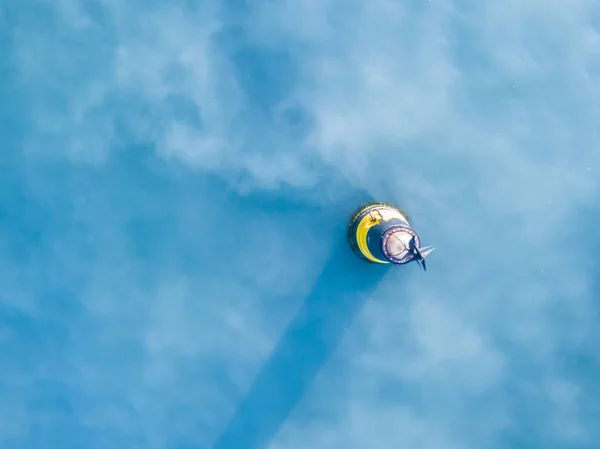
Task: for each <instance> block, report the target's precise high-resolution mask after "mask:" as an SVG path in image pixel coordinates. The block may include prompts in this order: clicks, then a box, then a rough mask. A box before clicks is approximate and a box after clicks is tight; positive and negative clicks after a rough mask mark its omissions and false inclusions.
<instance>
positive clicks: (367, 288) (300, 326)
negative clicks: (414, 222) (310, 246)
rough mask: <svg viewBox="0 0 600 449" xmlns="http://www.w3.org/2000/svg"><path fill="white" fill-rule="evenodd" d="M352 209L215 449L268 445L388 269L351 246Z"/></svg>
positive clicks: (342, 216)
mask: <svg viewBox="0 0 600 449" xmlns="http://www.w3.org/2000/svg"><path fill="white" fill-rule="evenodd" d="M355 206H360V204H359V203H357V204H356V205H355ZM352 212H353V211H352V210H351V209H349V210H347V214H345V215H344V214H342V215H340V216H337V219H339V221H340V226H337V228H336V229H335V231H334V232H335V236H336V237H335V245H334V248H333V251H332V252H331V254H330V257H329V259H328V260H327V262H326V264H325V266H324V268H323V271H322V272H321V274H320V276H319V278H318V279H317V281H316V283H315V285H314V287H313V289H312V291H311V293H310V294H309V295H308V297H307V298H306V299H305V301H304V303H303V305H302V307H301V308H300V310H299V312H298V314H297V315H296V317H295V318H294V320H293V321H292V322H291V324H290V325H289V326H288V328H287V329H286V331H285V332H284V334H283V336H282V337H281V339H280V341H279V343H278V345H277V347H276V348H275V349H274V351H273V353H272V354H271V356H270V358H269V359H268V360H267V361H266V362H265V364H264V366H263V368H262V370H261V371H260V372H259V374H258V376H257V377H256V379H255V380H254V383H253V384H252V385H251V387H250V389H249V390H248V392H247V394H246V396H245V397H244V398H243V400H242V401H241V403H240V404H239V406H238V409H237V410H236V412H235V414H234V416H233V418H232V419H231V420H230V422H229V423H228V425H227V427H226V428H225V430H224V431H223V432H222V433H221V435H220V436H219V437H218V439H217V440H216V442H215V444H214V446H213V448H214V449H239V448H242V447H243V448H244V449H254V448H261V447H266V446H267V444H268V442H269V441H270V440H271V439H272V438H273V437H274V436H275V435H276V434H277V432H278V431H279V429H280V428H281V426H282V424H283V423H284V422H285V420H286V419H287V417H288V415H289V414H290V412H291V411H292V410H293V409H294V407H295V406H296V404H297V403H298V402H299V401H300V400H301V398H302V397H303V395H304V394H305V392H306V391H307V389H308V388H309V386H310V385H311V383H312V382H313V380H314V378H315V376H316V375H317V373H318V372H319V370H320V368H321V367H322V366H323V364H324V363H325V362H326V361H327V360H328V359H329V357H330V356H331V355H332V353H333V352H334V351H335V349H336V348H337V346H338V345H339V343H340V341H341V339H342V337H343V335H344V331H345V329H346V328H347V327H348V326H349V325H351V323H352V321H353V320H354V318H355V317H356V315H357V313H358V312H359V311H360V309H361V308H362V306H363V304H364V303H365V301H366V300H367V299H368V298H369V296H370V295H371V293H372V292H373V290H374V289H375V287H376V286H377V285H378V283H379V282H380V280H381V279H382V278H383V276H384V275H385V273H386V272H387V270H388V266H383V265H374V264H369V263H366V262H364V261H362V260H361V259H359V258H358V257H357V256H356V255H355V254H354V253H353V252H352V250H351V249H350V248H349V245H348V242H347V238H346V229H347V228H346V226H347V221H348V219H349V218H350V216H351V214H352Z"/></svg>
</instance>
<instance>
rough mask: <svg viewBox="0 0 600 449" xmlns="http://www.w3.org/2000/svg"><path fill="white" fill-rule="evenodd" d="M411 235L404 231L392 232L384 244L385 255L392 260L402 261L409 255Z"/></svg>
mask: <svg viewBox="0 0 600 449" xmlns="http://www.w3.org/2000/svg"><path fill="white" fill-rule="evenodd" d="M412 238H413V234H411V233H410V232H408V230H405V229H402V228H400V229H396V230H394V231H393V232H392V233H391V234H390V236H389V238H388V239H387V242H386V243H385V246H386V248H385V249H386V250H387V253H388V254H389V255H390V256H392V257H393V258H394V259H403V258H404V257H406V256H407V255H408V253H409V248H410V239H412Z"/></svg>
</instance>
